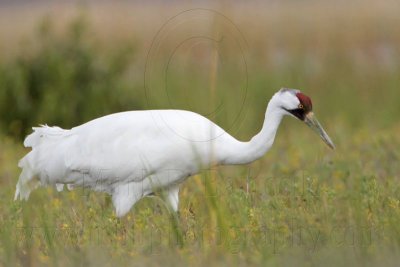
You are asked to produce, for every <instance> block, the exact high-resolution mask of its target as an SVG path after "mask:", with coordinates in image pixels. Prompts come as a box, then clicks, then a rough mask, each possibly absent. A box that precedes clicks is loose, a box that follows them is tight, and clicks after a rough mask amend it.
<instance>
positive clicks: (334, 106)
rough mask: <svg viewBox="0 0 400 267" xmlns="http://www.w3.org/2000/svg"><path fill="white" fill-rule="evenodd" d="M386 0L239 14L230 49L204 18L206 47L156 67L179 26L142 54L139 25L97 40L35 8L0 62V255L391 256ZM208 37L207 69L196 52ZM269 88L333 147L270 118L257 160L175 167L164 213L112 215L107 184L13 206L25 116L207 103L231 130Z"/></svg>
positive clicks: (385, 259) (391, 43)
mask: <svg viewBox="0 0 400 267" xmlns="http://www.w3.org/2000/svg"><path fill="white" fill-rule="evenodd" d="M389 9H390V8H388V9H387V10H386V9H385V10H386V11H385V12H386V13H385V12H383V11H382V10H377V12H378V11H379V12H380V13H379V12H378V13H379V14H382V13H384V14H385V16H383V15H382V16H381V17H374V16H370V15H369V14H370V13H368V11H366V10H364V11H363V12H365V16H363V15H362V14H364V13H363V12H361V13H357V17H353V16H352V14H351V13H350V14H345V13H344V14H341V15H340V16H339V15H338V14H336V13H334V14H336V15H338V16H339V18H338V20H340V22H342V23H343V24H344V25H348V27H347V28H345V27H343V26H342V25H341V24H340V23H339V24H338V25H336V21H337V20H333V21H331V20H330V19H332V18H331V16H333V17H334V15H330V16H327V18H326V19H325V18H321V17H316V18H315V19H316V20H318V22H319V23H318V24H316V25H311V24H309V23H308V22H309V20H306V19H305V20H303V19H302V16H301V15H299V16H294V17H293V18H292V20H289V21H288V22H286V23H288V24H285V23H283V21H284V20H283V19H282V18H275V20H276V21H278V22H279V21H280V22H281V23H282V24H279V25H281V26H282V31H276V30H275V29H272V28H273V27H272V28H270V27H269V26H265V27H264V28H262V29H264V30H265V32H263V34H266V35H268V36H267V37H262V36H261V33H260V32H261V30H255V29H254V28H252V27H250V26H251V25H252V24H251V22H248V24H245V23H243V24H238V28H239V29H241V30H242V31H243V32H245V34H244V39H245V40H246V41H247V44H245V45H243V46H242V49H243V50H240V49H239V48H238V46H237V45H236V44H232V43H233V42H230V41H231V40H232V38H231V37H232V34H237V33H232V31H233V30H232V27H231V26H224V25H225V24H224V23H225V22H224V20H221V21H218V19H216V21H217V24H218V23H219V24H218V25H220V27H219V28H218V27H217V30H215V32H216V35H217V37H218V36H224V38H217V40H220V41H219V43H217V44H215V43H214V42H213V43H212V44H210V43H208V42H207V41H204V40H201V41H199V42H197V41H196V42H195V43H188V46H187V47H186V46H184V45H183V46H182V47H181V50H177V52H176V55H177V56H176V57H174V58H173V60H170V62H169V64H167V63H166V62H168V60H169V59H170V55H171V51H172V50H171V49H174V48H175V47H176V43H179V42H180V40H181V39H179V40H178V39H176V40H174V38H182V36H183V38H186V37H185V36H184V35H182V33H180V34H181V35H179V34H176V36H174V35H173V34H174V32H173V31H171V29H176V28H177V27H178V26H176V25H182V24H174V27H175V28H174V27H170V28H168V30H170V31H169V32H168V33H169V34H170V35H169V36H172V37H171V38H166V37H165V36H162V37H163V38H164V39H162V38H161V39H162V40H163V42H161V41H160V42H159V43H156V47H157V48H158V50H156V51H155V52H154V53H153V52H152V51H150V53H149V55H148V56H147V52H148V49H149V44H146V46H145V45H143V42H142V40H141V39H140V36H135V38H136V39H135V41H133V42H130V43H129V42H123V43H118V44H117V45H113V46H112V49H106V48H105V46H102V45H101V44H100V43H99V42H98V40H97V39H96V34H93V31H91V30H90V29H91V23H90V22H91V21H90V19H88V18H86V19H85V18H78V19H77V20H74V21H73V22H72V23H71V24H70V26H68V27H67V28H68V30H67V31H66V33H65V34H59V33H56V32H55V31H54V30H53V28H52V22H51V20H44V22H42V23H41V24H40V27H39V31H38V33H37V37H35V39H34V40H33V41H32V42H34V43H36V45H35V48H32V49H27V47H26V46H24V47H21V49H20V50H19V52H18V53H17V54H16V55H15V57H14V56H13V57H11V58H9V59H7V60H6V59H4V60H2V61H0V87H1V90H0V103H1V105H0V116H1V119H0V126H1V128H0V129H1V130H0V132H1V135H0V136H1V137H0V198H1V200H2V202H1V204H0V265H1V266H15V265H20V266H38V265H49V266H54V265H59V266H96V265H100V266H102V265H104V266H114V264H121V265H122V264H129V265H139V266H158V265H161V264H162V265H164V266H177V265H182V266H187V265H190V266H197V265H212V266H217V265H218V266H220V265H222V266H231V265H233V266H235V265H264V266H276V265H282V266H287V265H292V266H338V265H351V266H396V265H397V264H398V261H399V260H400V257H399V255H400V182H399V179H400V176H399V174H400V164H399V160H400V149H399V148H400V135H399V132H400V124H399V118H400V105H399V104H398V101H399V99H400V90H399V89H400V50H399V47H400V32H399V31H398V28H399V26H400V18H399V17H398V13H396V12H393V13H392V12H391V10H389ZM303 11H304V10H303ZM303 11H302V10H299V12H303ZM332 12H334V11H332ZM193 17H196V16H193ZM228 17H229V16H228ZM257 19H260V18H258V17H257V16H254V18H252V21H253V23H256V22H257V21H258V20H257ZM272 20H273V19H272ZM233 21H236V20H235V19H233ZM238 21H240V19H238ZM254 21H255V22H254ZM276 21H275V22H276ZM349 22H351V23H349ZM347 23H349V24H347ZM289 24H290V25H289ZM274 25H278V24H274ZM321 25H324V26H321ZM360 25H363V27H360ZM246 27H248V28H246ZM246 29H249V31H248V32H247V31H245V30H246ZM382 29H384V30H382ZM178 30H181V31H183V32H185V29H183V30H182V28H178ZM190 30H191V31H193V28H191V29H190ZM260 36H261V37H260ZM236 37H237V35H235V38H236ZM230 38H231V39H230ZM157 40H158V39H157V38H155V41H157ZM203 41H204V42H203ZM153 44H154V43H153ZM215 45H216V46H217V48H218V49H219V54H218V56H219V59H218V64H217V66H215V65H213V64H216V63H215V62H216V61H213V60H212V58H213V57H212V55H213V53H209V51H210V47H211V46H213V47H214V46H215ZM170 47H172V48H171V49H169V48H170ZM211 51H213V50H212V49H211ZM146 56H147V60H151V61H150V62H149V61H145V60H143V58H146ZM243 56H244V58H245V59H246V65H243V61H242V58H243ZM208 58H211V59H210V60H204V59H208ZM146 64H147V65H146ZM145 66H146V75H144V70H145ZM212 66H214V67H216V68H214V71H215V72H216V75H215V73H214V76H213V72H212V70H213V67H212ZM244 66H245V67H244ZM166 69H168V71H165V70H166ZM213 77H214V78H213ZM144 80H145V81H146V87H147V88H146V89H147V91H145V85H144ZM213 84H214V85H213ZM283 86H286V87H294V88H300V89H302V90H303V92H304V93H306V94H307V95H309V96H310V97H311V98H312V99H313V104H314V110H315V113H316V115H317V116H318V118H319V120H320V122H321V123H322V124H323V126H324V127H325V129H326V130H327V132H328V133H329V135H330V136H331V137H332V139H333V141H334V142H335V144H336V146H337V150H336V151H334V152H332V151H330V150H329V149H328V148H327V147H326V146H325V145H324V144H323V143H322V141H320V140H319V138H318V137H317V136H316V135H315V134H314V133H312V132H311V131H310V130H309V129H307V128H306V127H305V126H304V125H302V124H301V123H299V122H297V121H295V120H293V119H289V118H286V119H285V120H284V122H283V125H282V126H281V129H280V130H279V132H278V135H277V139H276V143H275V144H274V146H273V147H272V149H271V150H270V151H269V152H268V153H267V155H266V156H265V157H263V158H262V159H261V160H259V161H257V162H255V163H252V164H250V165H248V166H226V167H220V168H216V169H213V170H210V171H206V172H204V173H202V174H200V175H197V176H195V177H192V178H190V179H189V180H188V181H187V182H186V183H185V184H184V185H183V187H182V189H181V192H180V199H181V202H180V217H179V218H177V217H176V216H174V215H173V214H170V213H169V212H168V210H167V208H166V207H165V205H164V204H163V202H162V201H161V200H159V199H158V198H148V199H144V200H142V201H140V202H139V203H138V204H137V205H135V207H134V208H133V209H132V210H131V212H130V213H129V214H128V215H127V216H126V217H124V218H122V219H117V218H115V216H114V214H113V209H112V204H111V202H110V199H109V197H108V196H106V195H105V194H101V193H94V192H88V191H86V190H82V189H77V190H74V191H71V192H62V193H58V192H56V190H54V189H52V188H40V189H38V190H36V191H34V192H33V193H32V195H31V198H30V200H29V201H28V202H13V194H14V188H15V183H16V181H17V177H18V175H19V169H18V167H17V162H18V160H19V159H20V158H21V157H22V156H23V155H24V154H25V153H26V152H27V150H26V149H24V148H23V147H22V144H21V140H22V138H23V136H24V135H25V134H27V133H29V131H30V130H29V128H30V127H31V126H35V125H37V124H39V123H48V124H49V125H59V126H61V127H65V128H69V127H72V126H74V125H78V124H80V123H82V122H84V121H87V120H90V119H92V118H95V117H98V116H101V115H103V114H108V113H111V112H117V111H123V110H132V109H145V108H184V109H190V110H194V111H196V112H201V113H203V114H211V115H210V117H211V118H212V119H213V120H214V121H217V122H218V123H219V124H220V125H221V126H223V127H224V128H226V129H229V130H228V131H229V132H230V133H231V134H232V135H234V136H235V137H237V138H239V139H243V140H245V139H249V138H250V137H251V136H252V135H254V134H255V133H256V132H257V131H258V130H259V128H260V126H261V123H262V120H263V116H264V112H265V108H266V105H267V102H268V100H269V98H270V97H271V95H272V94H273V93H274V92H275V91H276V90H278V89H279V88H280V87H283ZM210 88H211V89H210ZM212 88H214V89H212ZM166 90H167V91H166ZM166 92H168V94H167V93H166ZM243 92H246V94H244V93H243ZM244 95H246V98H244ZM243 103H244V104H243ZM242 104H243V107H242ZM215 107H218V108H217V109H216V108H215ZM241 107H242V109H240V108H241ZM215 110H217V111H215ZM238 110H240V111H238Z"/></svg>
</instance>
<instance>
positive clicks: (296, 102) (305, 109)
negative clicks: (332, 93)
mask: <svg viewBox="0 0 400 267" xmlns="http://www.w3.org/2000/svg"><path fill="white" fill-rule="evenodd" d="M278 94H279V98H280V102H281V103H280V106H281V108H282V109H283V110H284V111H285V112H286V113H287V114H288V115H291V116H293V117H295V118H297V119H299V120H301V121H303V122H304V123H305V124H307V126H309V127H310V128H311V129H312V130H313V131H314V132H316V133H317V134H318V135H319V136H320V137H321V138H322V140H323V141H324V142H325V143H326V144H327V145H328V146H329V147H330V148H332V149H335V145H334V144H333V142H332V140H331V138H330V137H329V135H328V134H327V133H326V132H325V130H324V128H322V126H321V124H320V123H319V122H318V120H317V118H316V117H315V115H314V112H313V110H312V102H311V99H310V98H309V97H308V96H306V95H305V94H303V93H302V92H300V90H296V89H288V88H282V89H281V90H280V91H279V92H278Z"/></svg>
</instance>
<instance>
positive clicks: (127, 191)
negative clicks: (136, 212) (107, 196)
mask: <svg viewBox="0 0 400 267" xmlns="http://www.w3.org/2000/svg"><path fill="white" fill-rule="evenodd" d="M139 189H141V188H140V186H137V184H135V183H128V184H123V185H119V186H117V187H116V188H115V189H114V192H113V194H112V201H113V204H114V207H115V214H116V216H117V217H122V216H124V215H125V214H127V213H128V212H129V210H130V209H131V208H132V206H133V205H134V204H135V203H136V202H137V201H138V200H139V199H141V198H142V197H143V192H142V191H141V190H139Z"/></svg>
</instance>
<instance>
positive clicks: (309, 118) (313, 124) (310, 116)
mask: <svg viewBox="0 0 400 267" xmlns="http://www.w3.org/2000/svg"><path fill="white" fill-rule="evenodd" d="M304 122H305V123H306V124H307V125H308V126H309V127H310V128H311V129H312V130H313V131H314V132H316V133H317V134H318V135H319V136H320V137H321V138H322V140H324V142H325V143H326V144H327V145H328V146H329V147H330V148H332V149H335V145H334V144H333V142H332V140H331V138H329V136H328V134H327V133H326V132H325V130H324V128H322V126H321V124H319V122H318V120H317V118H316V117H315V116H314V113H313V112H308V113H307V115H306V118H305V119H304Z"/></svg>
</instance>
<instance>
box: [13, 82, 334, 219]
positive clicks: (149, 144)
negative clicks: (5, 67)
mask: <svg viewBox="0 0 400 267" xmlns="http://www.w3.org/2000/svg"><path fill="white" fill-rule="evenodd" d="M284 115H290V116H292V117H295V118H298V119H299V120H301V121H303V122H305V123H306V124H307V125H308V126H309V127H311V128H312V129H313V130H314V131H316V132H317V133H318V134H319V135H320V137H321V138H322V139H323V140H324V141H325V143H326V144H327V145H328V146H329V147H331V148H334V145H333V143H332V141H331V139H330V138H329V136H328V135H327V133H326V132H325V131H324V130H323V128H322V127H321V125H320V124H319V122H318V121H317V119H316V118H315V116H314V114H313V112H312V103H311V99H310V98H309V97H308V96H306V95H304V94H303V93H301V92H300V91H299V90H295V89H287V88H283V89H281V90H280V91H278V92H277V93H275V94H274V96H273V97H272V99H271V100H270V101H269V103H268V107H267V110H266V113H265V120H264V124H263V126H262V129H261V131H260V132H259V133H258V134H257V135H255V136H254V137H253V138H252V139H251V140H250V141H248V142H242V141H238V140H236V139H235V138H234V137H232V136H231V135H230V134H228V133H227V132H225V131H224V130H223V129H222V128H221V127H219V126H218V125H216V124H215V123H213V122H212V121H210V120H208V119H207V118H205V117H203V116H201V115H199V114H197V113H193V112H190V111H184V110H146V111H129V112H122V113H116V114H111V115H108V116H105V117H101V118H98V119H95V120H92V121H90V122H87V123H85V124H83V125H80V126H77V127H75V128H72V129H70V130H64V129H61V128H59V127H48V126H41V127H38V128H33V130H34V132H33V133H32V134H30V135H29V136H28V137H27V138H26V139H25V142H24V145H25V146H26V147H31V148H32V150H31V151H30V152H29V153H28V154H27V155H26V156H25V157H24V158H22V159H21V160H20V162H19V167H21V168H22V173H21V175H20V177H19V181H18V183H17V186H16V192H15V199H18V197H19V198H20V199H25V200H27V199H28V197H29V194H30V192H31V191H32V190H33V189H35V188H36V187H38V186H45V185H54V186H56V187H57V189H58V190H62V188H63V186H64V185H67V186H68V188H71V187H76V186H80V187H85V188H89V189H93V190H96V191H102V192H107V193H109V194H111V196H112V202H113V205H114V207H115V211H116V215H117V216H118V217H121V216H124V215H125V214H126V213H127V212H128V211H129V210H130V209H131V207H132V206H133V205H134V204H135V203H136V202H137V201H138V200H140V199H141V198H143V197H145V196H147V195H150V194H152V193H153V192H154V190H158V189H163V190H165V192H166V193H167V194H166V196H167V197H166V200H167V202H168V203H169V205H170V206H171V207H172V209H173V210H175V211H177V210H178V201H179V197H178V193H179V185H180V184H181V183H182V182H183V181H184V180H186V178H188V177H189V176H191V175H193V174H196V173H198V172H199V171H200V170H201V168H204V167H207V166H215V165H226V164H247V163H250V162H252V161H255V160H257V159H259V158H260V157H262V156H263V155H264V154H265V153H266V152H267V151H268V150H269V149H270V147H271V146H272V144H273V142H274V139H275V134H276V132H277V129H278V126H279V124H280V122H281V120H282V118H283V116H284Z"/></svg>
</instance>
